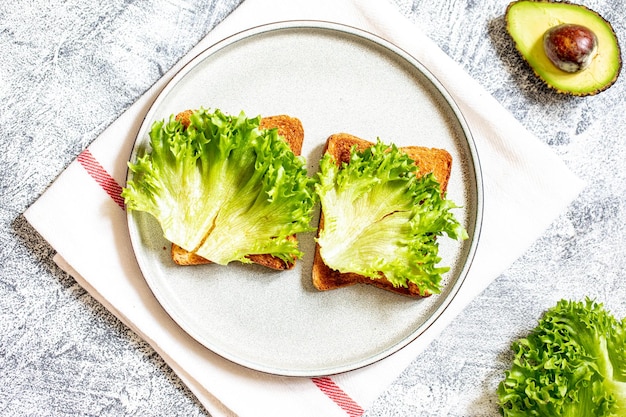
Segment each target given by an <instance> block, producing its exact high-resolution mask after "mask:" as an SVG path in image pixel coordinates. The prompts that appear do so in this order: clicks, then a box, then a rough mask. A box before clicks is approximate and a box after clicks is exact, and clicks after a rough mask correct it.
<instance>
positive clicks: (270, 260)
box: [171, 110, 304, 270]
mask: <svg viewBox="0 0 626 417" xmlns="http://www.w3.org/2000/svg"><path fill="white" fill-rule="evenodd" d="M192 113H193V111H192V110H186V111H183V112H181V113H179V114H177V115H176V119H177V120H179V121H180V122H181V123H182V125H183V126H185V127H188V126H189V123H190V121H189V117H190V116H191V114H192ZM259 127H260V128H261V129H274V128H276V129H277V130H278V134H279V135H280V136H282V137H283V138H284V139H285V141H286V142H287V144H288V145H289V147H290V148H291V150H292V151H293V153H294V154H296V155H300V154H301V153H302V143H303V141H304V129H303V127H302V123H301V122H300V120H298V119H297V118H295V117H290V116H286V115H278V116H270V117H264V118H262V119H261V123H260V124H259ZM290 238H291V239H294V240H295V239H296V237H295V236H291V237H290ZM171 256H172V260H173V261H174V262H175V263H176V264H178V265H202V264H208V263H211V261H210V260H208V259H206V258H203V257H202V256H200V255H198V254H195V253H192V252H189V251H187V250H185V249H183V248H181V247H180V246H178V245H176V244H175V243H172V248H171ZM247 258H248V259H249V260H250V261H252V262H253V263H256V264H259V265H262V266H265V267H267V268H272V269H278V270H284V269H291V268H293V266H294V265H295V259H294V261H293V262H289V263H286V262H285V261H283V260H282V259H280V258H277V257H275V256H272V255H269V254H259V255H249V256H248V257H247Z"/></svg>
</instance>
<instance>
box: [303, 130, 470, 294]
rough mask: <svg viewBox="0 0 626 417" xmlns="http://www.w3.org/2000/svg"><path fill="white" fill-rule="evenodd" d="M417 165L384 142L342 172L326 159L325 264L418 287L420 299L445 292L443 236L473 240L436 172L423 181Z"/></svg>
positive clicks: (321, 187)
mask: <svg viewBox="0 0 626 417" xmlns="http://www.w3.org/2000/svg"><path fill="white" fill-rule="evenodd" d="M417 170H418V167H417V166H416V165H415V162H414V161H413V160H412V159H411V158H410V157H409V156H407V155H406V154H405V153H403V152H401V151H400V150H399V149H398V148H397V147H396V146H395V145H391V146H390V145H386V144H384V143H382V142H381V141H380V140H378V141H377V143H376V144H375V145H373V146H372V147H370V148H368V149H366V150H364V151H363V152H358V151H357V150H356V148H352V150H351V153H350V160H349V162H348V163H344V164H342V165H341V166H338V165H337V163H336V161H335V159H334V158H333V157H332V156H330V155H329V154H325V155H324V157H323V158H322V160H321V161H320V171H319V173H318V183H317V184H316V185H315V187H316V192H317V194H318V196H319V198H320V202H321V206H322V213H323V216H324V227H323V229H322V230H321V231H320V233H319V236H318V238H317V242H318V244H319V247H320V255H321V257H322V259H323V260H324V262H325V264H326V265H327V266H328V267H330V268H332V269H334V270H337V271H339V272H342V273H345V272H352V273H357V274H360V275H363V276H366V277H369V278H380V276H381V274H384V276H385V278H387V280H388V281H390V282H391V283H392V284H393V285H394V286H396V287H400V286H402V287H407V286H408V282H413V283H415V284H416V285H417V286H418V288H419V289H420V293H421V294H422V295H425V294H427V293H439V292H440V283H441V276H442V274H443V273H445V272H447V271H448V270H449V267H445V266H444V267H439V266H437V264H438V263H439V262H440V261H441V258H440V257H439V255H438V251H439V250H438V249H439V248H438V243H437V240H436V238H437V237H438V236H441V235H442V234H446V235H447V236H449V237H451V238H453V239H457V240H460V239H465V238H467V232H466V231H465V229H464V228H463V227H462V226H461V224H460V223H459V222H458V221H457V220H456V219H455V218H454V216H453V213H452V211H451V209H454V208H457V206H456V205H455V204H454V203H453V202H452V201H450V200H447V199H445V198H443V197H442V195H441V189H440V186H439V183H438V182H437V181H436V180H435V178H434V176H433V175H432V174H427V175H424V176H421V177H419V176H418V175H416V173H417Z"/></svg>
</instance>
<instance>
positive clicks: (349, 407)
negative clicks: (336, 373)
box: [311, 377, 364, 417]
mask: <svg viewBox="0 0 626 417" xmlns="http://www.w3.org/2000/svg"><path fill="white" fill-rule="evenodd" d="M311 381H313V383H314V384H315V385H316V386H317V387H318V388H319V389H320V391H322V392H323V393H324V394H326V396H328V398H330V399H331V400H333V401H334V402H335V404H337V405H338V406H339V407H341V409H342V410H343V411H345V412H346V413H347V414H348V416H350V417H359V416H361V415H362V414H363V413H364V411H363V409H362V408H361V406H360V405H359V404H357V403H356V401H354V400H353V399H352V398H350V396H349V395H348V394H346V393H345V391H344V390H342V389H341V388H339V386H338V385H337V384H335V381H333V380H332V379H330V378H329V377H321V378H311Z"/></svg>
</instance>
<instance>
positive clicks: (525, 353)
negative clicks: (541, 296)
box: [497, 299, 626, 417]
mask: <svg viewBox="0 0 626 417" xmlns="http://www.w3.org/2000/svg"><path fill="white" fill-rule="evenodd" d="M512 349H513V352H514V355H515V358H514V359H513V364H512V366H511V369H510V370H508V371H507V372H506V374H505V379H504V380H503V381H502V382H501V383H500V385H499V386H498V391H497V392H498V397H499V401H500V406H501V408H502V412H503V414H504V415H505V416H507V417H518V416H519V417H522V416H542V417H557V416H559V417H570V416H571V417H574V416H577V417H578V416H593V417H619V416H626V319H623V320H621V321H618V320H617V319H616V318H615V317H614V316H613V315H611V314H610V313H609V312H607V311H606V310H605V309H604V308H603V306H602V304H598V303H595V302H593V301H592V300H590V299H586V300H585V301H584V302H574V301H567V300H561V301H560V302H559V303H558V304H557V305H556V306H555V307H553V308H552V309H550V310H548V311H547V312H546V313H545V315H544V316H543V318H542V319H541V320H540V321H539V323H538V325H537V327H536V328H535V329H534V330H533V331H532V332H531V334H530V335H529V336H528V337H526V338H522V339H520V340H518V341H516V342H514V343H513V345H512Z"/></svg>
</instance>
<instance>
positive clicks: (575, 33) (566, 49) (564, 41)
mask: <svg viewBox="0 0 626 417" xmlns="http://www.w3.org/2000/svg"><path fill="white" fill-rule="evenodd" d="M543 47H544V51H545V53H546V55H547V56H548V58H549V59H550V61H551V62H552V63H553V64H554V65H555V66H556V67H557V68H559V69H561V70H563V71H565V72H570V73H574V72H578V71H582V70H583V69H585V68H587V67H588V66H589V64H591V61H592V60H593V58H594V56H595V55H596V53H597V50H598V38H597V37H596V34H595V33H593V31H591V30H590V29H589V28H587V27H585V26H582V25H577V24H570V23H563V24H560V25H558V26H554V27H552V28H550V29H548V30H547V31H546V33H545V35H544V37H543Z"/></svg>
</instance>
